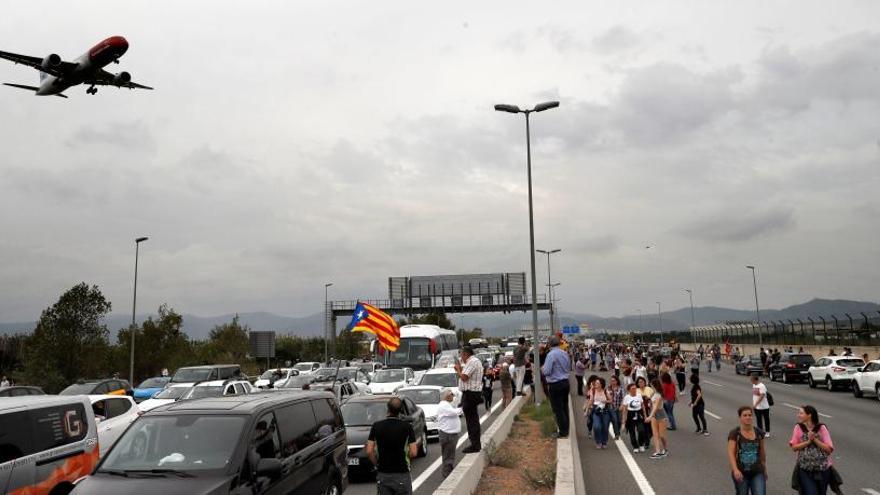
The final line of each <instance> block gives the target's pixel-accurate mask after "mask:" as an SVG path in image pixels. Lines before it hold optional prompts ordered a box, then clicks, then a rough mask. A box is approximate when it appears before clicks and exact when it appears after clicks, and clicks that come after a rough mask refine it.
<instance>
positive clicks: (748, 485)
mask: <svg viewBox="0 0 880 495" xmlns="http://www.w3.org/2000/svg"><path fill="white" fill-rule="evenodd" d="M730 477H731V478H733V474H731V475H730ZM733 486H734V488H736V495H765V494H766V493H767V478H765V477H764V473H754V474H747V473H743V479H742V481H736V478H733Z"/></svg>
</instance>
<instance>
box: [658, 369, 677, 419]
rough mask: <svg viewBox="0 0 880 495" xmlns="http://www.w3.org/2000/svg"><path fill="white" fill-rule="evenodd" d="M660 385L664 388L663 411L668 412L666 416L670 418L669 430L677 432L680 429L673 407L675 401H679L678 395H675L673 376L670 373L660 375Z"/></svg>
mask: <svg viewBox="0 0 880 495" xmlns="http://www.w3.org/2000/svg"><path fill="white" fill-rule="evenodd" d="M660 384H661V385H662V386H663V391H662V392H661V393H662V394H663V410H664V411H666V416H667V417H668V418H669V430H670V431H675V430H676V429H678V427H677V425H676V423H675V415H674V414H673V407H674V406H675V401H677V400H678V394H676V393H675V384H674V383H672V375H670V374H669V372H666V373H663V374H661V375H660Z"/></svg>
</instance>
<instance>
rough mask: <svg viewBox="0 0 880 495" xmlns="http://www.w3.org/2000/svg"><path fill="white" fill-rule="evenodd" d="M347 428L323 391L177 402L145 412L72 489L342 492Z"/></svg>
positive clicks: (97, 492)
mask: <svg viewBox="0 0 880 495" xmlns="http://www.w3.org/2000/svg"><path fill="white" fill-rule="evenodd" d="M347 487H348V465H347V461H346V443H345V427H344V424H343V420H342V415H341V413H340V411H339V407H338V406H337V404H336V401H334V400H333V397H332V396H331V395H330V394H328V393H326V392H304V393H297V394H285V393H277V392H259V393H258V394H255V395H247V396H233V397H220V398H216V399H211V400H194V401H180V402H175V403H173V404H168V405H165V406H162V407H158V408H156V409H154V410H152V411H150V412H149V413H147V414H144V415H143V416H141V417H140V419H138V420H137V421H135V422H134V424H132V425H131V427H129V428H128V429H127V430H126V431H125V433H123V434H122V436H121V437H120V438H119V440H118V441H117V442H116V445H114V446H113V447H112V448H111V449H110V452H108V453H107V455H106V456H105V457H104V458H103V459H102V460H101V463H100V464H99V465H98V467H97V469H95V471H94V472H93V473H92V474H91V476H88V477H86V478H84V479H82V480H81V481H80V482H79V483H78V484H77V485H76V487H75V488H74V491H73V493H75V494H86V495H110V494H113V495H115V494H120V493H167V494H169V495H170V494H175V493H181V494H183V493H185V494H193V495H208V494H210V495H217V494H236V495H241V494H258V493H259V494H275V493H286V494H293V495H312V494H318V493H320V494H340V493H342V492H343V491H345V489H346V488H347Z"/></svg>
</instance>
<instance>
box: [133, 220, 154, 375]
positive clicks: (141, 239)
mask: <svg viewBox="0 0 880 495" xmlns="http://www.w3.org/2000/svg"><path fill="white" fill-rule="evenodd" d="M147 239H149V237H138V238H137V239H135V240H134V297H133V299H132V302H131V327H130V328H129V334H130V337H131V354H130V355H129V360H128V383H130V384H131V386H132V387H134V386H136V385H137V384H136V383H135V382H134V334H135V321H134V318H135V312H136V311H137V300H138V255H139V254H140V253H139V251H140V245H141V243H142V242H144V241H146V240H147Z"/></svg>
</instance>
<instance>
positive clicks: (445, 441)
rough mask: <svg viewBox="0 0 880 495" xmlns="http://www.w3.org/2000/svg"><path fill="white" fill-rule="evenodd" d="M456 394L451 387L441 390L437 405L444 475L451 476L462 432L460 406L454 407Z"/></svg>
mask: <svg viewBox="0 0 880 495" xmlns="http://www.w3.org/2000/svg"><path fill="white" fill-rule="evenodd" d="M454 397H455V394H454V393H453V392H452V389H450V388H444V389H443V390H441V391H440V404H438V405H437V429H438V430H440V454H441V456H442V458H443V470H442V473H443V477H444V478H445V477H447V476H449V473H451V472H452V468H453V467H455V444H456V440H458V434H459V433H461V420H460V419H458V416H459V415H460V414H461V408H460V407H452V400H453V398H454Z"/></svg>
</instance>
